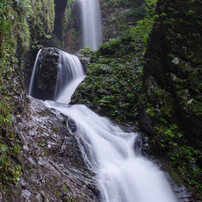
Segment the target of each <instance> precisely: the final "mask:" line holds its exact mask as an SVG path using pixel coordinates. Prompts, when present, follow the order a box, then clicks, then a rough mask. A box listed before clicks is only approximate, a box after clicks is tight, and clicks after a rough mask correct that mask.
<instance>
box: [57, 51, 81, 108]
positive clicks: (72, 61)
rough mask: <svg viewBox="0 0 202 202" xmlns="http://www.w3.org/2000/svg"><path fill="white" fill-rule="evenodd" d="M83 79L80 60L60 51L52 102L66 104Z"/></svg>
mask: <svg viewBox="0 0 202 202" xmlns="http://www.w3.org/2000/svg"><path fill="white" fill-rule="evenodd" d="M84 77H85V72H84V70H83V67H82V65H81V62H80V60H79V59H78V58H77V57H76V56H74V55H70V54H68V53H66V52H63V51H60V58H59V64H58V77H57V83H56V89H55V96H54V100H55V101H57V102H60V103H67V104H68V103H69V102H70V99H71V96H72V94H73V93H74V91H75V90H76V88H77V86H78V85H79V83H80V82H81V81H82V80H83V79H84Z"/></svg>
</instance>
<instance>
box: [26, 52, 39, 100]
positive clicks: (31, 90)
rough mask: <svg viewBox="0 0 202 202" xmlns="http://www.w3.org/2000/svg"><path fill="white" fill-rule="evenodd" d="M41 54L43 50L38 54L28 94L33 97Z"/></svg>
mask: <svg viewBox="0 0 202 202" xmlns="http://www.w3.org/2000/svg"><path fill="white" fill-rule="evenodd" d="M40 53H41V49H40V50H39V51H38V53H37V56H36V60H35V62H34V67H33V70H32V76H31V80H30V84H29V90H28V94H29V95H32V96H33V88H34V80H35V75H36V71H37V64H38V59H39V56H40Z"/></svg>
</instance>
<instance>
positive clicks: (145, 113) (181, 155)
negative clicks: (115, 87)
mask: <svg viewBox="0 0 202 202" xmlns="http://www.w3.org/2000/svg"><path fill="white" fill-rule="evenodd" d="M201 6H202V5H201V2H200V1H197V0H196V1H188V0H186V1H183V2H182V1H179V0H172V1H171V0H166V1H165V0H159V1H158V4H157V14H158V15H159V18H158V19H157V21H156V24H155V25H154V27H153V30H152V33H151V34H150V39H149V42H148V49H147V52H146V65H145V67H144V78H143V85H144V95H143V99H142V100H141V103H142V108H141V110H140V111H141V112H140V114H139V115H140V116H139V118H140V123H141V126H142V128H143V130H145V131H147V133H150V134H151V147H152V150H153V152H154V153H155V154H156V155H157V156H159V157H160V158H164V157H166V156H167V161H168V164H170V165H172V166H173V167H174V170H175V171H176V173H178V174H179V175H180V176H181V178H182V179H183V180H184V181H185V182H186V184H189V185H191V186H193V187H194V188H190V189H192V191H194V192H197V193H198V197H201V196H200V192H201V191H200V189H199V187H198V185H197V183H199V184H201V181H200V180H201V178H200V169H201V167H200V166H199V165H201V157H200V152H201V151H200V149H201V146H202V145H201V131H202V116H201V115H202V113H201V108H202V105H201V103H202V99H201V92H202V89H201V80H202V72H201V67H202V61H201V55H202V49H201V44H202V38H201V33H200V30H201V17H202V16H201V11H200V9H199V8H200V7H201ZM194 173H195V174H194ZM195 200H197V199H195Z"/></svg>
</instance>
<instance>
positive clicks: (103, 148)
mask: <svg viewBox="0 0 202 202" xmlns="http://www.w3.org/2000/svg"><path fill="white" fill-rule="evenodd" d="M84 76H85V75H84V73H83V70H82V69H81V64H80V62H79V60H78V59H76V57H75V56H71V55H69V54H66V53H64V52H61V57H60V64H59V74H58V79H57V88H56V93H55V95H56V97H57V98H56V101H57V103H56V102H53V101H45V104H46V106H47V107H50V108H54V109H56V110H58V111H60V112H61V113H63V114H64V115H66V116H68V117H69V119H70V120H73V121H74V122H75V125H76V130H71V127H69V126H67V128H68V130H69V132H70V133H72V134H73V135H74V136H75V138H76V139H77V142H78V144H79V147H80V150H81V152H82V155H83V159H84V161H85V163H86V165H87V166H88V168H89V169H91V170H92V171H93V172H94V173H95V174H96V180H97V186H98V188H99V190H100V193H101V194H100V200H101V201H103V202H176V201H177V199H176V197H175V195H174V193H173V191H172V190H171V188H170V185H169V183H168V181H167V179H166V177H165V174H164V173H163V172H162V171H160V169H159V168H158V167H157V166H156V165H155V164H154V163H152V162H151V161H149V160H147V159H145V158H144V157H143V156H141V155H140V154H139V152H138V153H136V152H135V149H134V145H135V141H136V138H137V134H136V133H133V132H130V133H128V132H124V131H123V130H122V129H121V128H120V127H119V126H117V125H114V124H113V123H112V122H111V121H110V120H109V119H107V118H105V117H101V116H99V115H97V114H96V113H94V112H93V111H91V110H90V109H89V108H87V107H86V106H85V105H79V104H77V105H72V106H70V105H68V103H69V100H70V98H71V95H72V94H73V91H74V90H75V89H76V86H77V85H78V84H79V82H80V81H81V80H82V79H83V78H84ZM69 92H70V93H69ZM58 102H59V103H58ZM67 125H68V124H67Z"/></svg>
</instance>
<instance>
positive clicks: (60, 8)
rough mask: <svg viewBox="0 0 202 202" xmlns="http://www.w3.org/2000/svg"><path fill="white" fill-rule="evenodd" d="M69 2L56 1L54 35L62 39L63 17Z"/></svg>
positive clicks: (66, 0)
mask: <svg viewBox="0 0 202 202" xmlns="http://www.w3.org/2000/svg"><path fill="white" fill-rule="evenodd" d="M67 2H68V0H55V28H54V33H55V34H56V36H57V37H58V38H60V39H61V38H62V32H63V17H64V13H65V9H66V6H67Z"/></svg>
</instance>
